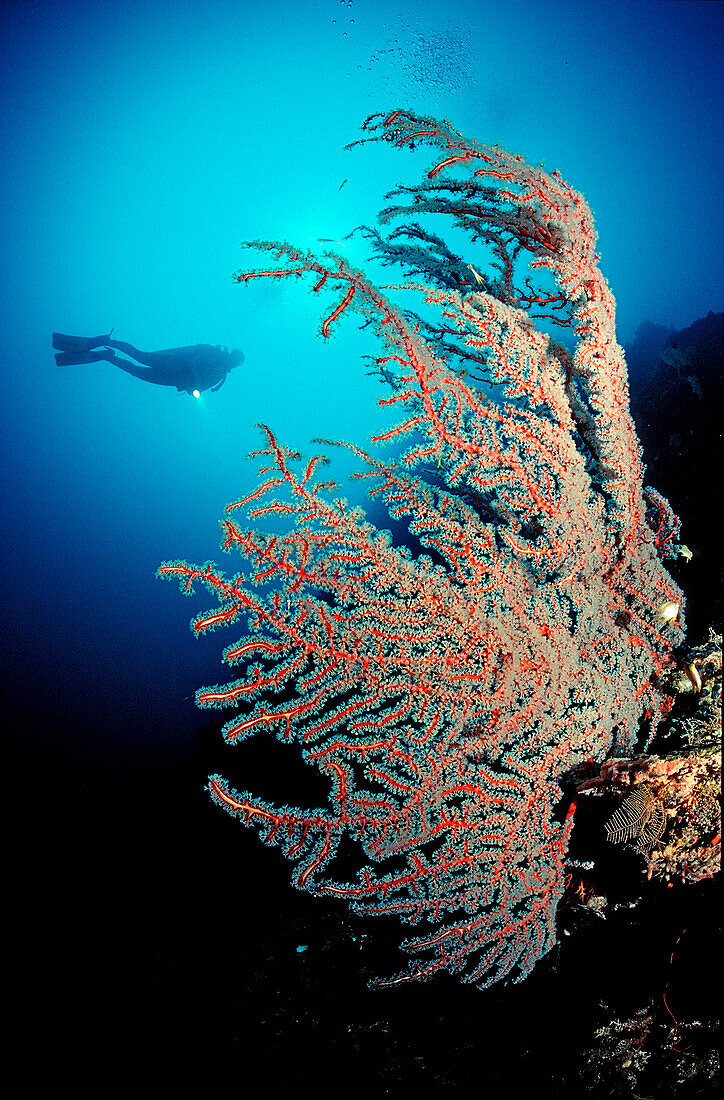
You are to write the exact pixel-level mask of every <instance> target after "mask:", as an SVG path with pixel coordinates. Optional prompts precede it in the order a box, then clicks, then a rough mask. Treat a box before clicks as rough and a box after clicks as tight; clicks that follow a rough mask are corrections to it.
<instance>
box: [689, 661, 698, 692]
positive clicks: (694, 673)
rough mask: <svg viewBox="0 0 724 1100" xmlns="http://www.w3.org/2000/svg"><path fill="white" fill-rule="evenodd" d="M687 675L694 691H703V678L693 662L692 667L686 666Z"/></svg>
mask: <svg viewBox="0 0 724 1100" xmlns="http://www.w3.org/2000/svg"><path fill="white" fill-rule="evenodd" d="M686 675H687V676H688V678H689V682H690V684H691V686H692V687H693V689H694V691H696V692H699V691H701V676H700V675H699V669H698V668H697V667H696V665H695V664H694V662H693V661H692V663H691V664H690V665H687V666H686Z"/></svg>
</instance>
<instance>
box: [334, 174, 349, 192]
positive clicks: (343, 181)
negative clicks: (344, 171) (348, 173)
mask: <svg viewBox="0 0 724 1100" xmlns="http://www.w3.org/2000/svg"><path fill="white" fill-rule="evenodd" d="M347 178H349V177H347ZM346 182H347V180H342V182H341V183H340V185H339V187H338V188H337V190H338V191H341V190H342V188H343V187H344V185H345V183H346Z"/></svg>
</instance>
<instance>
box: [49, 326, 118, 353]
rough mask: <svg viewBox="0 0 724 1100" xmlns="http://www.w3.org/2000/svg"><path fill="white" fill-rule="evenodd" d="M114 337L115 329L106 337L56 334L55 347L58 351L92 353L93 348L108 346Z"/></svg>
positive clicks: (54, 336)
mask: <svg viewBox="0 0 724 1100" xmlns="http://www.w3.org/2000/svg"><path fill="white" fill-rule="evenodd" d="M112 335H113V329H111V331H110V332H108V333H106V335H105V336H66V335H65V333H63V332H54V333H53V347H54V348H56V349H57V350H58V351H72V352H83V351H91V350H92V349H93V348H97V347H99V346H100V345H103V344H107V343H108V341H109V340H110V338H111V336H112Z"/></svg>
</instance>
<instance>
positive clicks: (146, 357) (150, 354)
mask: <svg viewBox="0 0 724 1100" xmlns="http://www.w3.org/2000/svg"><path fill="white" fill-rule="evenodd" d="M106 346H107V347H109V348H115V349H116V351H122V352H123V354H124V355H130V356H131V358H132V359H136V360H137V361H138V362H139V363H143V365H144V367H155V366H156V364H157V352H155V351H139V350H138V348H134V346H133V344H128V343H126V341H125V340H106Z"/></svg>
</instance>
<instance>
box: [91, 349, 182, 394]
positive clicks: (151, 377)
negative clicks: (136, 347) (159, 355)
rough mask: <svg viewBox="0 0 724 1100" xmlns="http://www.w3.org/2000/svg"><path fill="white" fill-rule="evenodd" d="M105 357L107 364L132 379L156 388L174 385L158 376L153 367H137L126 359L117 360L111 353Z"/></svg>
mask: <svg viewBox="0 0 724 1100" xmlns="http://www.w3.org/2000/svg"><path fill="white" fill-rule="evenodd" d="M106 357H107V359H108V362H109V363H114V364H115V365H116V366H117V367H120V368H121V370H123V371H125V372H126V374H132V375H133V377H134V378H141V379H143V381H144V382H153V383H154V385H156V386H173V385H175V383H174V382H172V381H171V380H170V379H168V378H164V377H163V375H160V372H159V371H157V370H155V369H154V368H153V367H137V366H136V364H135V363H129V362H128V360H127V359H119V358H118V356H117V355H114V354H113V353H112V352H110V351H109V352H107V353H106Z"/></svg>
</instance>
